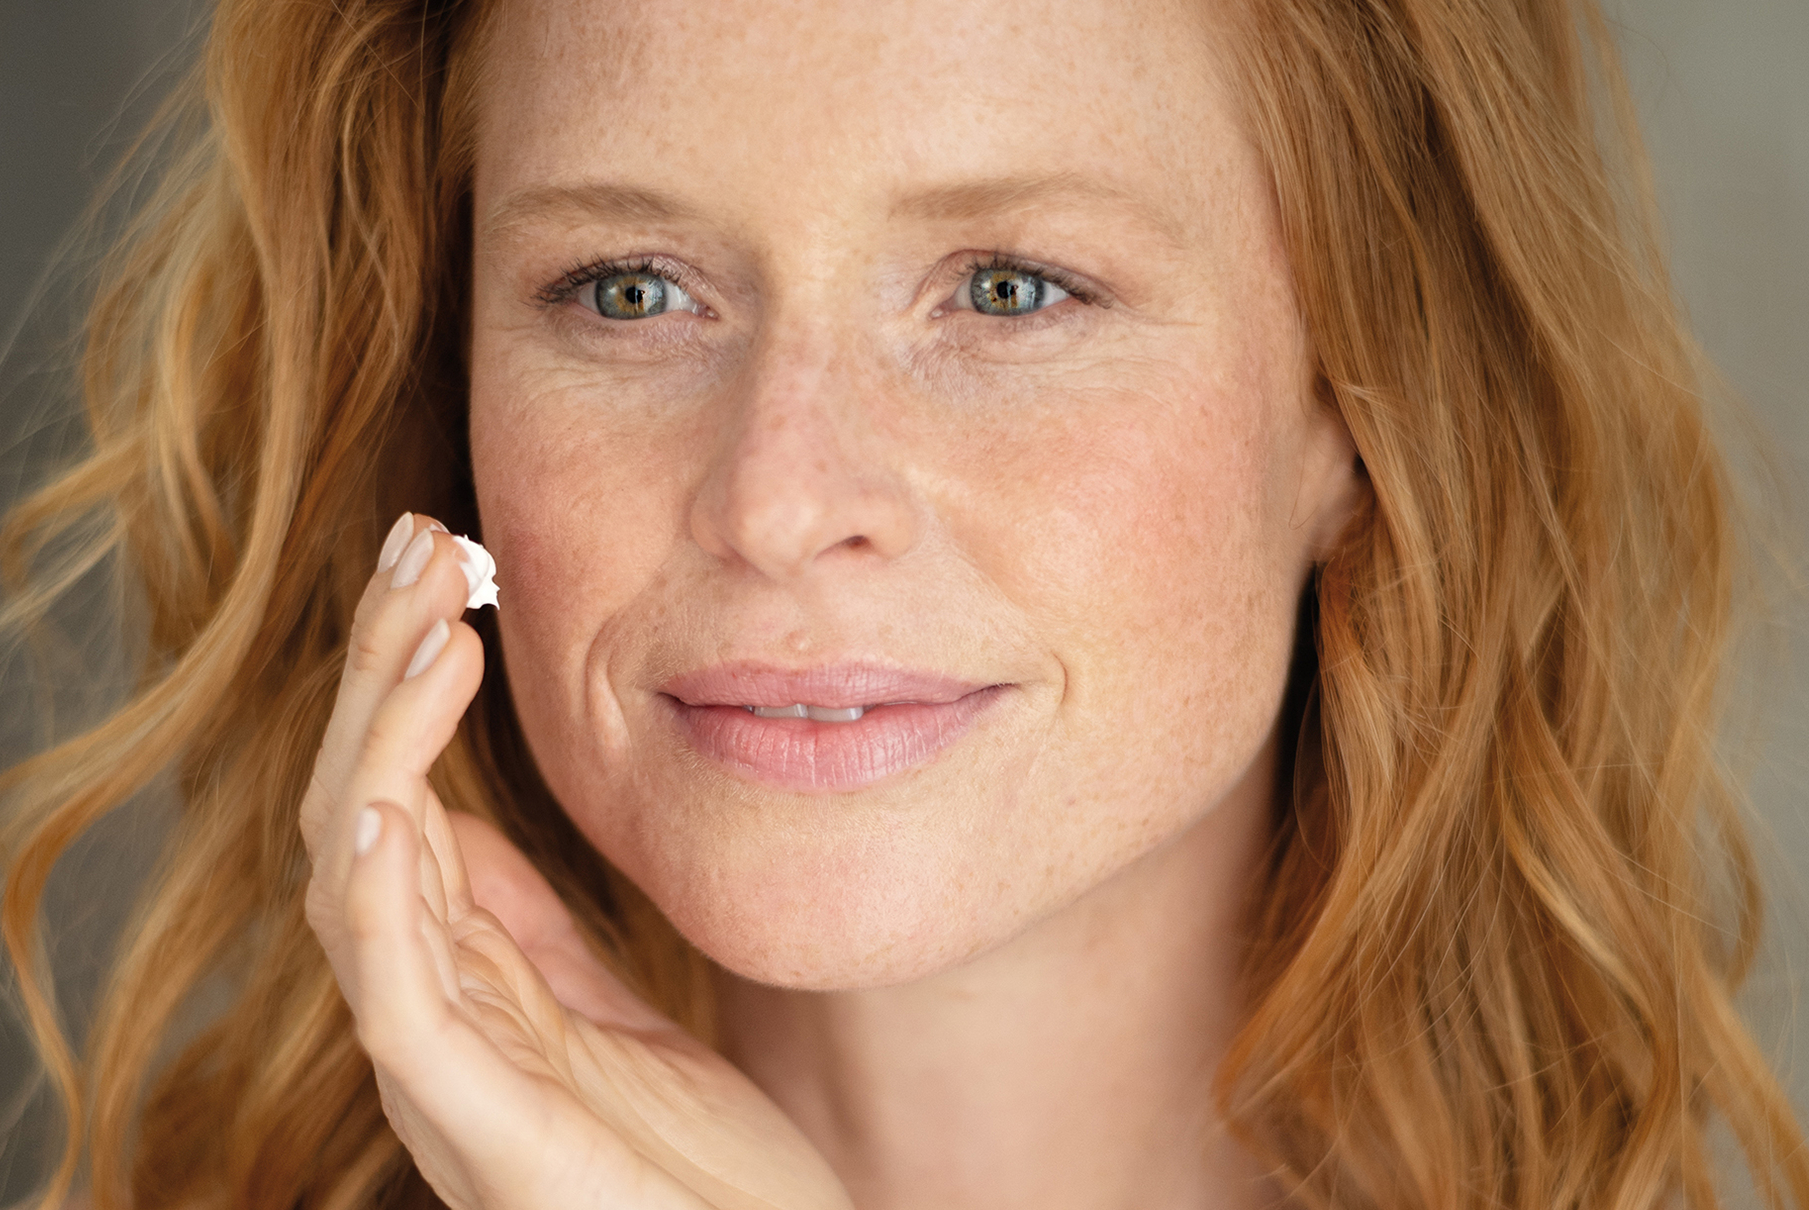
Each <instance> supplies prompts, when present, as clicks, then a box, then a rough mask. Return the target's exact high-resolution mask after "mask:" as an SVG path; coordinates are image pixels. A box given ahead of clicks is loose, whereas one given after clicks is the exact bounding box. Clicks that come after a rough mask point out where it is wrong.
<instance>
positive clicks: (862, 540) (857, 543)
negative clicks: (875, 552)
mask: <svg viewBox="0 0 1809 1210" xmlns="http://www.w3.org/2000/svg"><path fill="white" fill-rule="evenodd" d="M843 545H844V546H846V547H848V548H849V549H850V550H860V549H862V548H863V547H867V546H871V545H873V542H872V540H871V539H870V538H868V537H867V535H866V534H855V535H854V536H853V537H852V538H848V539H846V540H845V541H844V542H843Z"/></svg>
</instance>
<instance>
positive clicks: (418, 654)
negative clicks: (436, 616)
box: [402, 618, 452, 681]
mask: <svg viewBox="0 0 1809 1210" xmlns="http://www.w3.org/2000/svg"><path fill="white" fill-rule="evenodd" d="M451 637H452V627H450V626H448V625H446V619H445V618H441V619H440V620H439V621H437V622H435V623H434V624H433V629H432V630H429V631H428V632H427V637H426V638H424V639H422V640H421V645H420V646H419V647H417V648H415V655H414V658H413V659H411V660H409V661H408V671H407V672H404V673H403V674H402V679H403V680H405V681H406V680H408V679H409V678H411V677H417V676H420V675H421V674H422V673H423V672H426V671H427V670H428V669H429V668H431V667H433V662H434V661H435V660H437V659H439V658H440V652H442V651H444V650H446V641H447V640H448V639H450V638H451Z"/></svg>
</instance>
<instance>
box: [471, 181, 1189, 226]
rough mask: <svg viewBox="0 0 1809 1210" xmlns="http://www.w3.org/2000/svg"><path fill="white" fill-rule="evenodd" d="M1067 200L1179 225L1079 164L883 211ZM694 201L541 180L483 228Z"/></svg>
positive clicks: (921, 214) (924, 194)
mask: <svg viewBox="0 0 1809 1210" xmlns="http://www.w3.org/2000/svg"><path fill="white" fill-rule="evenodd" d="M1070 202H1083V203H1084V202H1106V203H1109V204H1114V205H1118V206H1122V207H1124V208H1126V209H1129V210H1131V211H1133V212H1135V213H1136V214H1138V215H1139V216H1140V217H1142V218H1143V219H1144V221H1146V222H1148V223H1150V224H1151V225H1152V226H1154V227H1155V228H1157V229H1158V230H1160V231H1161V232H1162V233H1163V234H1164V235H1165V236H1167V237H1168V238H1169V239H1170V240H1173V241H1174V242H1176V243H1183V242H1185V233H1184V229H1183V227H1182V225H1181V224H1180V223H1179V222H1177V221H1176V219H1175V218H1174V217H1173V216H1172V215H1168V214H1165V213H1163V212H1162V211H1161V210H1159V209H1157V208H1155V207H1153V206H1151V205H1150V204H1149V203H1148V202H1146V201H1145V200H1144V199H1143V198H1140V197H1138V196H1137V195H1136V194H1135V193H1132V192H1129V191H1127V190H1123V189H1119V188H1117V187H1116V186H1114V185H1111V184H1109V183H1108V182H1105V181H1102V180H1100V179H1099V178H1097V177H1093V176H1087V175H1084V174H1082V173H1078V172H1057V173H1049V174H1044V175H1026V176H1003V177H988V178H984V179H981V180H974V181H960V182H957V183H955V184H950V185H942V186H938V187H936V188H933V189H927V190H923V191H921V192H918V193H913V194H910V195H908V196H906V197H903V198H900V199H899V200H898V201H896V202H894V203H893V204H892V207H891V209H890V211H889V214H888V217H890V218H905V219H920V220H929V221H941V222H960V221H972V220H975V219H984V218H991V217H994V216H996V215H999V214H1005V213H1009V212H1011V211H1014V210H1025V209H1031V208H1035V207H1038V206H1043V205H1061V204H1064V203H1070ZM697 214H698V211H697V209H696V208H695V207H694V206H691V205H689V204H688V203H686V202H683V201H681V200H679V199H678V198H677V197H675V196H674V195H672V194H669V193H662V192H660V191H659V190H656V189H644V188H640V187H638V186H632V185H621V184H616V183H614V182H611V181H581V182H578V183H576V184H570V185H543V186H538V187H535V188H531V189H524V190H521V191H520V192H517V193H513V194H510V195H509V196H508V197H506V198H504V199H503V200H502V201H501V202H499V203H497V205H496V206H495V207H494V208H493V209H492V210H491V211H490V214H489V217H488V218H487V219H486V221H485V223H484V230H485V232H486V234H488V235H490V236H492V237H493V238H497V239H503V238H507V237H508V236H510V235H512V234H514V233H515V232H516V231H517V230H519V229H520V228H521V227H523V226H526V225H527V224H528V223H530V222H532V221H534V220H536V219H543V218H556V217H570V218H587V219H603V220H614V221H617V222H643V223H649V222H671V221H676V220H682V219H690V218H695V217H697Z"/></svg>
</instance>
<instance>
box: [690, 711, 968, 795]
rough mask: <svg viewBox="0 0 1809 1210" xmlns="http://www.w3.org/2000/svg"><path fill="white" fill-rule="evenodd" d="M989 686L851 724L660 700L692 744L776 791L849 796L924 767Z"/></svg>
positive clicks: (958, 732)
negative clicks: (949, 699) (764, 715)
mask: <svg viewBox="0 0 1809 1210" xmlns="http://www.w3.org/2000/svg"><path fill="white" fill-rule="evenodd" d="M1002 688H1003V686H1001V685H992V686H988V687H987V688H985V689H980V690H977V691H975V692H973V693H970V694H968V695H967V696H966V697H962V698H957V699H956V700H955V701H952V702H936V703H927V702H907V703H901V704H898V705H888V706H875V707H873V708H872V709H870V710H868V711H867V712H866V713H865V714H863V715H861V717H859V718H857V719H855V720H854V721H853V722H851V723H819V722H817V721H816V720H815V719H808V718H761V717H760V716H759V715H757V714H754V713H753V712H751V711H749V710H747V709H745V708H744V707H741V706H691V705H687V704H685V703H684V702H681V701H679V700H678V699H677V698H673V697H665V698H664V700H665V702H666V703H667V704H668V705H669V706H670V707H671V708H672V711H673V713H674V714H675V715H676V716H677V718H678V722H679V725H680V727H681V728H682V729H683V730H684V732H685V733H686V736H687V737H688V738H689V740H690V742H691V746H692V747H694V748H696V749H697V750H698V751H699V752H701V753H703V754H704V755H705V756H707V757H709V758H710V759H711V760H714V761H717V762H719V763H721V764H724V765H727V766H728V767H729V768H730V769H733V770H734V771H735V772H737V773H740V774H742V775H743V776H745V777H748V778H750V779H752V780H754V781H757V782H760V783H762V784H764V785H769V786H773V787H775V788H777V789H781V790H793V791H801V792H808V791H812V790H816V791H826V790H853V789H858V788H860V787H861V786H867V785H871V784H872V783H874V782H876V781H880V780H881V779H883V778H887V777H890V776H892V775H893V774H894V773H902V772H904V771H905V770H906V769H909V768H912V767H914V766H916V765H921V764H925V763H927V762H928V761H930V760H931V759H933V758H934V757H935V756H936V754H937V753H939V752H941V751H942V750H943V749H944V748H946V747H948V746H949V745H950V744H952V743H954V742H955V741H956V740H958V739H960V738H961V737H962V736H963V735H965V734H967V732H968V729H969V728H971V727H972V726H973V724H974V720H975V719H977V718H978V717H979V716H980V714H981V712H982V711H984V710H985V709H986V708H987V707H988V706H990V705H991V704H992V703H993V702H994V701H995V700H996V699H997V697H998V695H999V691H1000V690H1001V689H1002Z"/></svg>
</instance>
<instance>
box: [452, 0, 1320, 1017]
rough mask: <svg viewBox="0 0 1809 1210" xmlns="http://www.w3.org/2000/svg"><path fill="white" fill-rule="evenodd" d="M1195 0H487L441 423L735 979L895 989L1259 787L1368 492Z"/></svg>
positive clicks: (531, 662) (652, 875) (579, 805)
mask: <svg viewBox="0 0 1809 1210" xmlns="http://www.w3.org/2000/svg"><path fill="white" fill-rule="evenodd" d="M1202 7H1205V6H1199V5H1183V4H1167V3H1162V2H1161V0H1135V2H1130V0H1026V2H1025V3H1019V4H1012V5H976V4H972V3H969V2H967V0H910V2H909V3H861V4H845V3H836V2H833V0H795V2H789V3H774V2H773V0H643V2H641V3H635V4H627V3H612V4H601V3H587V2H585V0H509V2H508V3H507V4H505V11H504V12H503V13H502V14H501V17H500V21H499V24H498V25H497V27H496V29H495V35H494V39H493V41H492V43H491V45H490V47H489V51H488V56H489V57H488V61H487V68H488V75H487V77H486V82H485V85H484V87H483V90H482V93H481V101H480V130H479V152H478V169H477V184H476V204H475V211H474V213H475V232H474V237H475V241H476V244H475V253H476V258H475V264H476V278H475V314H474V322H473V330H472V345H471V349H472V353H471V357H472V364H471V442H472V452H473V459H474V462H475V468H476V476H477V495H478V504H479V509H480V512H481V515H482V518H483V538H484V540H485V542H486V543H487V544H488V545H489V547H490V548H491V550H492V551H493V552H494V553H495V555H496V558H497V561H498V564H499V567H500V572H499V574H498V580H499V582H500V583H501V585H502V602H503V604H502V611H501V614H500V623H501V628H502V638H503V647H504V653H505V657H506V661H507V673H508V677H509V684H510V687H511V689H512V692H513V695H514V699H515V702H516V705H517V707H518V709H519V712H520V717H521V722H522V725H523V727H524V728H525V731H526V734H527V736H528V738H529V740H530V742H531V744H532V746H533V751H534V755H535V757H536V759H537V760H538V762H539V765H540V768H541V771H542V773H543V774H544V776H545V778H546V780H547V782H548V784H549V785H550V786H551V788H552V789H553V791H554V792H555V793H556V794H557V796H558V798H559V800H560V801H561V802H562V803H563V804H564V805H565V808H566V810H567V811H568V812H570V814H571V816H572V818H573V819H574V820H576V821H577V823H578V825H579V827H580V828H581V829H582V830H583V831H584V833H585V835H587V836H588V837H589V838H590V839H591V840H592V841H593V842H594V843H595V844H596V845H597V847H598V848H599V849H600V850H601V851H602V852H603V853H605V854H606V855H607V856H608V857H609V858H610V859H611V860H612V861H613V862H615V863H616V865H618V866H619V867H620V868H621V869H623V870H624V871H625V872H626V873H627V874H628V875H629V876H630V877H632V878H633V879H634V880H635V881H636V882H637V883H638V884H639V885H640V886H641V887H643V888H644V889H645V890H646V892H647V893H648V894H649V895H650V896H651V897H652V898H653V900H654V901H655V902H656V903H658V904H659V906H660V907H661V908H662V909H664V910H665V912H666V913H667V914H668V915H669V916H670V917H671V918H672V919H673V921H674V922H675V923H676V924H677V925H678V927H679V928H680V929H681V930H682V931H683V932H684V933H685V934H686V935H687V936H689V937H690V938H691V939H692V941H693V942H695V943H696V944H697V945H698V946H700V947H701V948H702V949H703V950H704V951H705V952H706V953H708V954H710V955H711V956H712V957H714V958H715V959H717V960H718V961H720V962H722V963H723V964H725V965H726V966H728V967H729V968H731V969H733V970H736V971H738V972H740V973H742V974H744V975H747V976H750V977H753V978H757V979H763V980H767V981H771V982H775V983H781V984H788V985H794V986H809V987H849V986H862V985H874V984H879V983H885V982H892V981H897V980H902V979H907V978H911V977H915V976H919V975H922V974H926V973H928V972H931V971H934V970H936V969H940V968H943V967H946V966H949V965H952V964H954V963H957V962H959V961H961V960H963V959H965V958H967V957H970V956H972V955H974V954H977V953H979V952H981V951H983V950H985V949H986V948H988V947H990V946H993V945H996V944H997V943H999V942H1000V941H1002V940H1004V939H1006V938H1008V937H1010V936H1011V935H1013V934H1014V933H1016V932H1017V931H1019V930H1021V929H1023V928H1025V927H1026V926H1027V925H1029V924H1030V923H1032V922H1034V921H1036V920H1037V919H1039V918H1041V917H1043V916H1046V915H1047V914H1049V913H1050V912H1052V911H1053V910H1055V909H1057V908H1059V907H1061V906H1063V905H1065V904H1068V903H1071V902H1073V901H1075V900H1076V899H1078V898H1079V897H1081V896H1082V895H1084V894H1085V893H1086V892H1087V891H1088V890H1090V889H1091V888H1093V887H1095V886H1097V885H1098V884H1100V883H1101V882H1103V881H1104V880H1106V879H1107V878H1109V877H1110V876H1112V875H1113V874H1114V873H1116V872H1118V871H1120V870H1123V869H1125V868H1126V867H1128V866H1130V865H1131V864H1132V863H1134V862H1135V861H1136V860H1137V859H1138V858H1139V857H1141V856H1143V855H1145V854H1147V853H1149V852H1150V851H1151V850H1152V849H1154V848H1156V847H1157V846H1160V845H1162V844H1164V842H1167V841H1170V840H1173V839H1175V838H1176V837H1178V836H1180V835H1181V834H1182V833H1184V832H1187V831H1188V830H1189V829H1190V828H1193V827H1194V826H1196V825H1198V824H1200V823H1201V822H1202V821H1204V820H1207V819H1209V818H1211V817H1213V815H1214V813H1215V811H1228V810H1233V809H1236V810H1244V811H1249V810H1257V809H1260V808H1261V805H1262V802H1263V801H1264V799H1265V797H1266V791H1267V786H1266V785H1262V786H1260V787H1259V788H1258V789H1257V790H1256V791H1254V792H1253V791H1252V787H1253V786H1255V785H1256V784H1257V783H1258V782H1259V781H1260V780H1261V771H1262V770H1263V769H1264V768H1265V767H1266V765H1265V763H1264V761H1263V760H1262V759H1261V758H1262V757H1263V755H1264V753H1265V751H1266V748H1267V745H1268V742H1269V738H1270V733H1271V731H1272V729H1273V725H1274V721H1275V717H1276V712H1277V709H1278V706H1279V703H1280V699H1281V694H1282V688H1283V682H1284V679H1285V675H1286V671H1287V665H1288V658H1289V652H1290V645H1291V639H1292V631H1293V622H1294V616H1295V606H1296V602H1297V601H1298V598H1299V594H1300V591H1301V589H1302V586H1303V584H1304V581H1305V577H1306V575H1307V573H1308V569H1309V567H1310V565H1311V562H1312V560H1313V559H1314V558H1315V557H1316V555H1318V554H1320V553H1321V552H1322V550H1323V548H1324V546H1325V545H1326V544H1327V543H1328V542H1329V541H1330V540H1331V539H1332V538H1333V537H1334V535H1335V534H1336V531H1337V529H1338V528H1339V526H1340V524H1341V523H1342V521H1343V519H1344V516H1345V514H1346V513H1347V511H1348V502H1349V499H1350V495H1351V493H1352V491H1353V490H1354V489H1353V487H1352V472H1351V470H1350V465H1351V456H1350V451H1349V447H1348V442H1347V439H1346V437H1345V435H1344V432H1343V429H1342V426H1341V425H1340V424H1339V423H1338V421H1337V420H1336V419H1335V418H1334V417H1333V416H1332V415H1331V414H1330V413H1329V412H1327V411H1326V410H1324V409H1323V408H1322V407H1320V406H1319V404H1318V403H1317V402H1316V400H1315V395H1314V391H1313V389H1312V382H1313V380H1312V374H1311V369H1310V353H1309V350H1308V347H1307V343H1306V338H1305V335H1304V332H1303V329H1302V325H1301V321H1300V318H1299V315H1298V313H1297V308H1296V305H1295V302H1294V299H1293V297H1292V295H1291V289H1290V275H1289V269H1288V265H1287V263H1286V260H1285V257H1284V254H1283V251H1282V248H1281V245H1280V240H1279V236H1278V231H1277V226H1276V216H1275V213H1274V210H1273V203H1272V200H1271V197H1270V194H1269V192H1268V184H1267V180H1266V178H1265V176H1264V173H1263V171H1262V169H1261V165H1260V163H1259V161H1258V159H1257V157H1256V155H1255V152H1254V150H1253V148H1252V146H1251V144H1250V142H1249V141H1248V140H1247V138H1246V137H1245V136H1244V135H1243V134H1242V133H1241V131H1240V129H1239V126H1238V122H1237V115H1236V109H1235V105H1234V100H1233V97H1232V95H1231V94H1230V93H1229V92H1228V89H1227V80H1226V75H1225V73H1224V71H1223V70H1222V69H1221V68H1220V66H1219V64H1220V62H1221V61H1222V59H1221V54H1220V53H1219V52H1220V51H1221V50H1222V47H1221V46H1220V45H1219V42H1220V39H1221V38H1222V34H1220V33H1218V32H1216V31H1215V29H1214V27H1213V26H1212V25H1211V24H1210V23H1209V22H1208V21H1207V20H1206V19H1205V18H1204V17H1202V16H1201V15H1200V14H1199V12H1198V10H1199V9H1200V8H1202ZM797 703H801V704H804V705H807V706H815V707H818V708H819V709H817V710H816V711H814V712H812V713H814V714H815V715H817V716H818V717H809V716H807V717H803V718H797V717H765V716H764V715H763V714H756V713H753V712H752V711H750V710H749V709H748V707H761V708H763V710H764V711H765V712H766V713H771V712H772V711H773V710H774V709H775V708H784V707H789V706H792V705H793V704H797ZM860 707H865V708H867V709H866V711H865V713H862V712H861V710H860V709H858V708H860ZM855 714H859V715H860V717H859V718H857V719H854V720H853V721H844V720H845V719H846V718H847V717H848V716H850V715H855ZM1228 804H1230V805H1228ZM1251 804H1255V805H1254V806H1252V805H1251Z"/></svg>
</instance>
